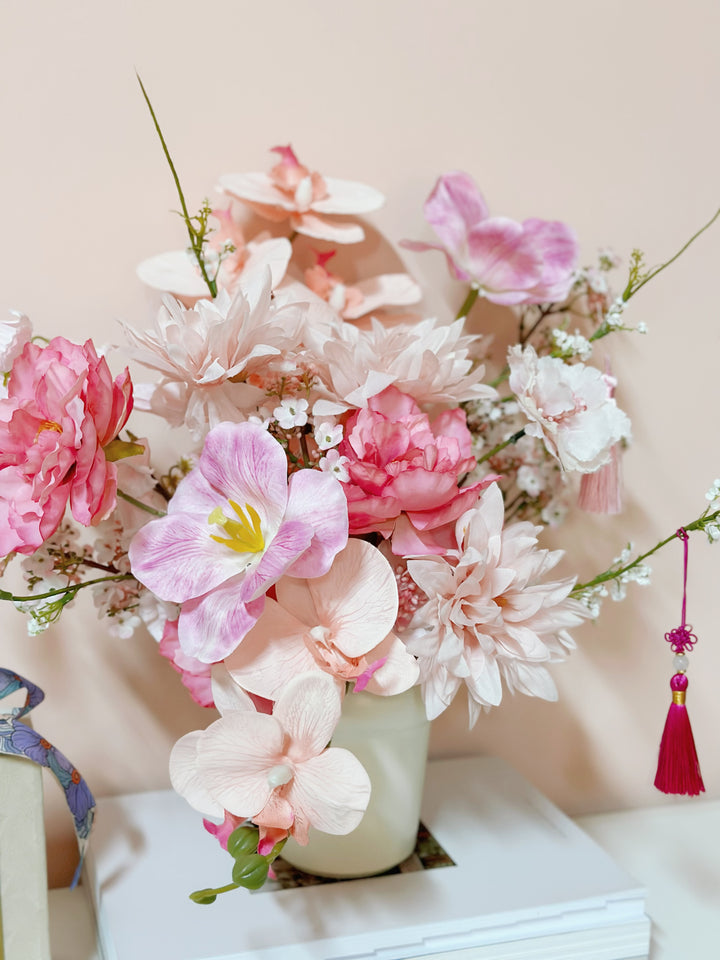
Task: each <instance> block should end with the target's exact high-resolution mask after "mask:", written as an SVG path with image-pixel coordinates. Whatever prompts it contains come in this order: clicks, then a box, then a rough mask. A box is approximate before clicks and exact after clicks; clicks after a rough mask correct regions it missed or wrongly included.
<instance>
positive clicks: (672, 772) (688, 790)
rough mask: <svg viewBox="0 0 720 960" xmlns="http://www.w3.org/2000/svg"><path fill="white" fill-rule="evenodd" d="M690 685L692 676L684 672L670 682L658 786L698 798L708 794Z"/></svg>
mask: <svg viewBox="0 0 720 960" xmlns="http://www.w3.org/2000/svg"><path fill="white" fill-rule="evenodd" d="M687 686H688V678H687V677H686V676H685V674H684V673H676V674H675V676H674V677H673V678H672V680H671V681H670V689H671V690H672V703H671V704H670V709H669V710H668V715H667V720H666V721H665V729H664V730H663V735H662V740H661V741H660V755H659V757H658V768H657V773H656V774H655V786H656V787H657V788H658V790H661V791H662V792H663V793H674V794H684V795H685V796H688V797H696V796H697V795H698V794H699V793H704V791H705V784H704V783H703V779H702V774H701V773H700V763H699V761H698V755H697V750H696V749H695V738H694V737H693V732H692V727H691V726H690V718H689V717H688V712H687V709H686V707H685V691H686V690H687Z"/></svg>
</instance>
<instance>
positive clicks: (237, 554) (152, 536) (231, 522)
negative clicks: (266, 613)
mask: <svg viewBox="0 0 720 960" xmlns="http://www.w3.org/2000/svg"><path fill="white" fill-rule="evenodd" d="M347 535H348V526H347V505H346V501H345V495H344V493H343V490H342V486H341V485H340V483H339V482H338V481H337V480H336V479H335V478H334V477H333V476H331V475H330V474H327V473H323V472H321V471H319V470H298V471H296V472H295V473H293V475H292V476H291V477H290V481H289V482H288V479H287V459H286V455H285V450H284V449H283V447H282V446H281V445H280V444H279V443H278V441H277V440H275V439H274V438H273V437H271V436H270V434H269V433H267V431H265V430H264V429H263V428H262V427H260V426H258V425H256V424H253V423H221V424H219V425H218V426H217V427H215V428H214V429H213V430H211V431H210V433H209V434H208V436H207V438H206V440H205V445H204V447H203V450H202V454H201V455H200V458H199V461H198V464H197V466H196V467H195V468H194V469H193V470H192V471H191V472H190V473H189V474H188V475H187V476H186V477H184V478H183V479H182V480H181V482H180V484H179V485H178V488H177V491H176V493H175V495H174V496H173V498H172V500H171V501H170V503H169V505H168V514H167V516H165V517H161V518H159V519H157V520H151V521H150V523H148V524H146V525H145V526H144V527H143V528H142V529H141V530H140V531H139V532H138V533H137V534H136V535H135V537H134V539H133V541H132V543H131V545H130V551H129V555H130V563H131V566H132V572H133V574H134V575H135V576H136V577H137V579H138V580H139V581H140V582H141V583H143V584H145V586H146V587H148V588H149V589H150V590H152V591H153V593H155V594H156V595H157V596H158V597H160V598H161V599H162V600H168V601H171V602H174V603H180V604H182V608H181V612H180V618H179V621H178V636H179V640H180V645H181V647H182V648H183V650H184V652H185V653H186V654H188V655H189V656H191V657H196V658H197V659H198V660H202V661H203V662H205V663H213V662H215V661H218V660H222V659H223V658H224V657H226V656H228V654H230V653H231V651H232V650H234V649H235V647H236V646H237V645H238V644H239V643H240V641H241V640H242V639H243V637H244V636H245V634H246V633H247V632H248V631H249V630H250V629H251V627H252V626H253V625H254V623H255V621H256V620H257V619H258V617H259V616H260V614H261V613H262V611H263V607H264V604H265V594H266V592H267V590H268V589H269V588H270V587H271V586H272V585H273V584H274V583H276V582H277V581H278V580H279V579H280V577H282V576H283V575H285V574H289V575H290V576H296V577H317V576H322V575H323V574H324V573H327V571H328V570H329V569H330V566H331V564H332V561H333V559H334V557H335V555H336V554H337V553H338V552H339V551H340V550H342V548H343V547H344V546H345V544H346V543H347Z"/></svg>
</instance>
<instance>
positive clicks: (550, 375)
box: [508, 345, 630, 473]
mask: <svg viewBox="0 0 720 960" xmlns="http://www.w3.org/2000/svg"><path fill="white" fill-rule="evenodd" d="M508 364H509V365H510V379H509V385H510V389H511V390H512V392H513V393H514V394H515V396H516V397H517V399H518V402H519V404H520V406H521V408H522V410H523V413H524V414H525V416H526V417H527V418H528V420H529V421H530V422H529V424H528V425H527V426H526V427H525V432H526V433H527V434H528V435H529V436H531V437H538V438H539V439H542V441H543V442H544V444H545V446H546V447H547V449H548V451H549V452H550V453H551V454H552V455H553V456H554V457H556V458H557V459H558V460H559V461H560V463H561V464H562V466H563V468H564V469H565V470H576V471H578V472H579V473H594V472H595V471H596V470H598V469H599V468H600V467H602V466H603V465H604V464H606V463H608V461H609V460H610V450H611V449H612V447H613V446H614V445H615V444H616V443H617V442H618V441H619V440H622V439H623V438H629V436H630V420H629V418H628V417H627V415H626V414H625V413H623V411H622V410H620V408H619V407H618V406H617V404H616V403H615V400H614V398H613V396H612V389H611V387H610V386H609V384H608V381H607V378H606V377H605V376H603V374H602V373H601V372H600V371H599V370H598V369H597V368H596V367H586V366H585V365H584V364H582V363H574V364H567V363H565V362H564V361H563V360H560V359H559V358H556V357H538V355H537V354H536V353H535V350H534V349H533V348H532V347H530V346H526V347H524V348H523V347H521V346H519V345H516V346H514V347H511V348H510V350H509V352H508Z"/></svg>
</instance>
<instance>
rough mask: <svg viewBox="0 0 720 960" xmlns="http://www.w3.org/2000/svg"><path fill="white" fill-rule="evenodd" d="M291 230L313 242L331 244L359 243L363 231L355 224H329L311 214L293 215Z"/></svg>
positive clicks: (362, 236) (362, 238)
mask: <svg viewBox="0 0 720 960" xmlns="http://www.w3.org/2000/svg"><path fill="white" fill-rule="evenodd" d="M290 222H291V223H292V226H293V229H294V230H297V232H298V233H302V234H303V236H306V237H312V238H313V239H314V240H329V241H330V242H331V243H360V242H361V241H362V240H364V239H365V231H364V230H363V228H362V227H361V226H360V225H359V224H357V223H331V222H330V221H329V220H324V219H323V218H322V217H317V216H315V215H314V214H312V213H302V214H295V215H293V216H292V217H291V221H290Z"/></svg>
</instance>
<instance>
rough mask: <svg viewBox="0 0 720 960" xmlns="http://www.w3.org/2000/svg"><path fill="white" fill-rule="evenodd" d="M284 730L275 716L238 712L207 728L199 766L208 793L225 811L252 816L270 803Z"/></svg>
mask: <svg viewBox="0 0 720 960" xmlns="http://www.w3.org/2000/svg"><path fill="white" fill-rule="evenodd" d="M283 741H284V733H283V729H282V727H281V725H280V724H279V723H278V721H277V720H276V719H275V717H269V716H267V715H265V714H262V713H250V712H240V711H238V712H235V713H229V714H227V716H224V717H221V718H220V719H219V720H216V721H215V723H212V724H211V725H210V726H209V727H208V728H207V730H206V731H205V736H204V737H203V741H202V750H201V751H200V752H199V756H198V768H199V771H200V774H201V776H202V778H203V781H204V783H205V785H206V787H207V790H208V792H209V793H210V794H211V795H212V796H213V797H214V798H215V800H216V801H217V802H218V803H221V804H222V806H223V807H224V809H225V810H229V811H230V813H234V814H235V815H236V816H238V817H248V818H252V817H253V816H255V815H256V814H258V813H260V811H261V810H262V809H263V807H264V806H265V804H266V803H267V802H268V799H269V797H270V794H271V792H272V786H271V785H270V783H269V782H268V772H269V771H270V770H271V769H272V767H273V766H274V765H275V764H276V763H279V762H280V761H281V759H282V756H283Z"/></svg>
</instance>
